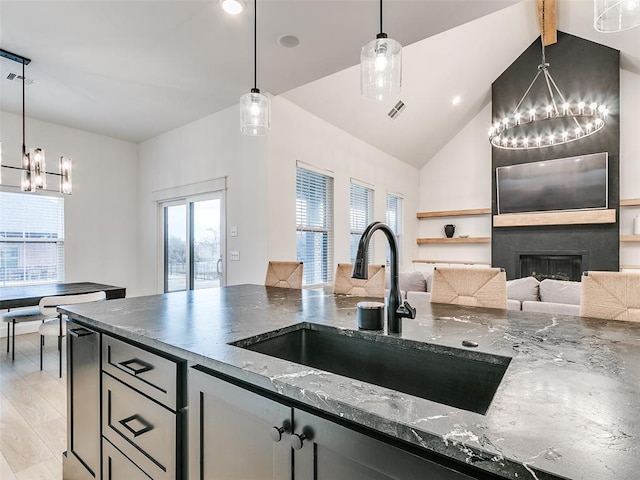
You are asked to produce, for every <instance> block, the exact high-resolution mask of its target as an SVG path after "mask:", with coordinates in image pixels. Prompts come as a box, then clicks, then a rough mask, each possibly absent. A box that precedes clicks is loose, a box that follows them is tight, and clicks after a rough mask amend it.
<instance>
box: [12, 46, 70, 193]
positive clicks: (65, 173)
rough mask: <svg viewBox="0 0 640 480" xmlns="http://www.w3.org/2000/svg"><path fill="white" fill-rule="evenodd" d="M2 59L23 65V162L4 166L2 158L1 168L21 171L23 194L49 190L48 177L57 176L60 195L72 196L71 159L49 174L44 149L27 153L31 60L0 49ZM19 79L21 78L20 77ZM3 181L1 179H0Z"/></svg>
mask: <svg viewBox="0 0 640 480" xmlns="http://www.w3.org/2000/svg"><path fill="white" fill-rule="evenodd" d="M0 57H2V58H7V59H9V60H13V61H14V62H17V63H20V64H21V65H22V157H21V158H22V160H21V165H20V166H19V167H14V166H10V165H2V158H1V157H0V167H2V168H7V169H12V170H19V171H21V173H22V178H21V181H20V189H21V190H22V191H23V192H35V191H36V190H47V175H55V176H58V177H60V189H59V192H60V193H64V194H67V195H70V194H71V168H72V166H71V163H72V162H71V159H70V158H67V157H60V159H59V164H58V167H59V171H58V172H57V173H56V172H47V171H46V157H45V153H44V150H43V149H42V148H30V149H29V151H27V142H26V117H25V79H26V77H25V72H24V67H25V65H29V63H31V60H30V59H29V58H26V57H23V56H21V55H17V54H15V53H11V52H8V51H7V50H2V49H0ZM18 78H19V77H18ZM0 181H1V177H0Z"/></svg>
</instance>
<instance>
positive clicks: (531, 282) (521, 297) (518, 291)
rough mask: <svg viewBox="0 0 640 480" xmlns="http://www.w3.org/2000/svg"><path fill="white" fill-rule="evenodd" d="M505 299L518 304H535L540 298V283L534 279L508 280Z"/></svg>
mask: <svg viewBox="0 0 640 480" xmlns="http://www.w3.org/2000/svg"><path fill="white" fill-rule="evenodd" d="M507 298H508V299H509V300H518V301H519V302H527V301H531V302H535V301H536V300H538V299H539V298H540V282H539V281H538V280H536V279H535V278H534V277H524V278H516V279H515V280H509V281H508V282H507Z"/></svg>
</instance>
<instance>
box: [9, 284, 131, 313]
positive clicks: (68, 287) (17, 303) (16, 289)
mask: <svg viewBox="0 0 640 480" xmlns="http://www.w3.org/2000/svg"><path fill="white" fill-rule="evenodd" d="M101 291H103V292H105V294H106V295H107V300H112V299H114V298H124V297H125V295H126V293H127V289H126V288H125V287H116V286H113V285H105V284H102V283H93V282H74V283H62V282H58V283H42V284H37V285H14V286H8V287H0V310H9V309H11V308H19V307H33V306H35V305H38V303H40V300H41V299H42V298H44V297H52V296H57V295H78V294H82V293H94V292H101Z"/></svg>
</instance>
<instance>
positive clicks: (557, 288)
mask: <svg viewBox="0 0 640 480" xmlns="http://www.w3.org/2000/svg"><path fill="white" fill-rule="evenodd" d="M580 291H581V286H580V282H567V281H564V280H550V279H547V280H543V281H542V282H540V301H542V302H551V303H568V304H570V305H580Z"/></svg>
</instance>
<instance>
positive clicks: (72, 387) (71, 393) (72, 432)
mask: <svg viewBox="0 0 640 480" xmlns="http://www.w3.org/2000/svg"><path fill="white" fill-rule="evenodd" d="M67 332H68V335H67V451H66V452H65V453H64V454H63V476H64V478H65V480H92V479H96V478H98V479H99V478H100V334H99V333H97V332H94V331H93V330H90V329H88V328H86V327H83V326H80V325H78V324H75V323H73V322H68V323H67Z"/></svg>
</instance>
